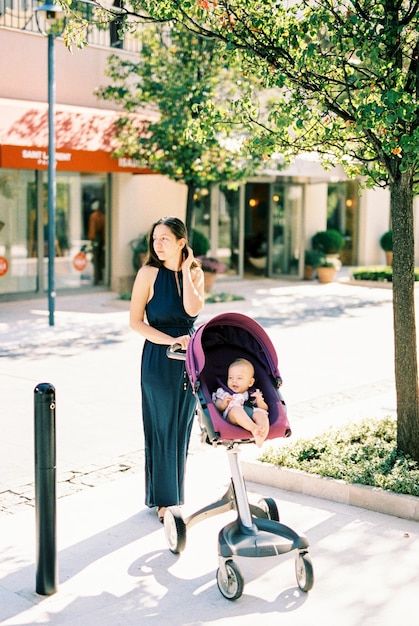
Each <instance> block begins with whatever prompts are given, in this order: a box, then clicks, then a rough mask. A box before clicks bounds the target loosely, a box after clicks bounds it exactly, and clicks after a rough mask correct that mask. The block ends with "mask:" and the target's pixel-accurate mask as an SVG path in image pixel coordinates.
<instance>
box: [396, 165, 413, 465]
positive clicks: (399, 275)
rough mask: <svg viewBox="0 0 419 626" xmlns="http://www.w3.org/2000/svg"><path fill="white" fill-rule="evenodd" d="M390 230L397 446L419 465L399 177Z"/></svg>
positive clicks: (407, 176) (407, 220)
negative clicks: (391, 233)
mask: <svg viewBox="0 0 419 626" xmlns="http://www.w3.org/2000/svg"><path fill="white" fill-rule="evenodd" d="M390 192H391V201H390V206H391V223H392V230H393V320H394V348H395V379H396V395H397V445H398V447H399V449H400V450H402V451H403V452H404V453H406V454H409V455H410V456H411V457H412V458H413V459H415V460H416V461H418V462H419V388H418V361H417V344H416V323H415V297H414V286H415V283H414V267H415V253H414V225H413V180H412V176H411V173H410V172H406V173H402V174H400V175H399V176H398V177H397V178H396V180H395V181H394V182H393V183H392V184H391V185H390Z"/></svg>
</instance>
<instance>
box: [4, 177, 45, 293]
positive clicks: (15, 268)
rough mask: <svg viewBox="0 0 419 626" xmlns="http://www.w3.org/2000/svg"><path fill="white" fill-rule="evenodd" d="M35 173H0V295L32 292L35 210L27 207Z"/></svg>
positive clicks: (33, 287)
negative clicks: (32, 231) (32, 236)
mask: <svg viewBox="0 0 419 626" xmlns="http://www.w3.org/2000/svg"><path fill="white" fill-rule="evenodd" d="M34 185H35V172H33V171H20V170H7V169H2V170H1V172H0V294H7V293H17V292H20V291H36V288H37V271H38V268H37V261H36V255H34V251H33V248H32V247H31V238H30V230H31V228H32V227H33V222H34V221H35V217H36V214H35V212H34V211H35V208H36V205H35V206H33V205H31V204H30V201H31V194H30V189H31V186H32V187H33V186H34Z"/></svg>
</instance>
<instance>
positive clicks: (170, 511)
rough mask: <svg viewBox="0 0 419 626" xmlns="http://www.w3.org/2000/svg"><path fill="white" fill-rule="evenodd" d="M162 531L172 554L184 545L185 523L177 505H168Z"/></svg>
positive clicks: (179, 550) (176, 552) (183, 547)
mask: <svg viewBox="0 0 419 626" xmlns="http://www.w3.org/2000/svg"><path fill="white" fill-rule="evenodd" d="M164 532H165V534H166V541H167V545H168V546H169V550H170V551H171V552H173V554H179V552H182V551H183V550H184V549H185V545H186V524H185V522H184V520H183V517H182V512H181V510H180V509H179V507H177V506H170V507H168V508H167V509H166V512H165V514H164Z"/></svg>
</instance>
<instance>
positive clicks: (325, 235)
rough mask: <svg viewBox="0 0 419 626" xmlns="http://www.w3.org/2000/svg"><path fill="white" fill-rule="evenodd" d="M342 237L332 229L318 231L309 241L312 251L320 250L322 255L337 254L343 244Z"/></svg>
mask: <svg viewBox="0 0 419 626" xmlns="http://www.w3.org/2000/svg"><path fill="white" fill-rule="evenodd" d="M344 241H345V240H344V238H343V235H341V233H340V232H339V231H338V230H335V229H334V228H329V229H327V230H320V231H319V232H317V233H316V234H315V235H313V237H312V239H311V245H312V247H313V250H320V252H323V253H324V254H338V253H339V252H340V251H341V250H342V248H343V244H344Z"/></svg>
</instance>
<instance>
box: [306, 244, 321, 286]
mask: <svg viewBox="0 0 419 626" xmlns="http://www.w3.org/2000/svg"><path fill="white" fill-rule="evenodd" d="M324 259H325V255H324V254H323V252H320V250H306V251H305V252H304V280H313V278H314V274H315V271H316V269H317V268H318V267H319V265H320V264H321V263H322V261H324Z"/></svg>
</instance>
